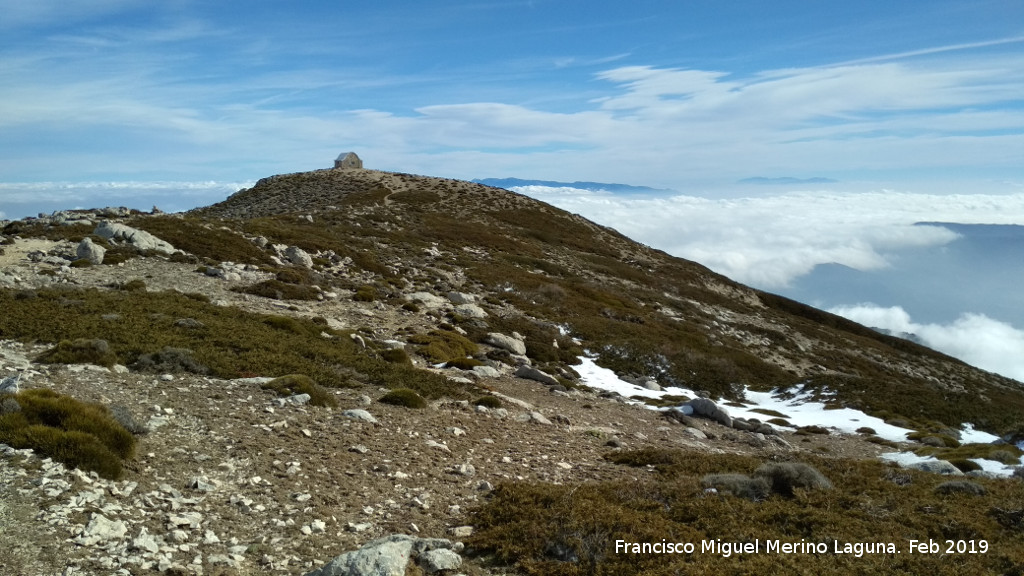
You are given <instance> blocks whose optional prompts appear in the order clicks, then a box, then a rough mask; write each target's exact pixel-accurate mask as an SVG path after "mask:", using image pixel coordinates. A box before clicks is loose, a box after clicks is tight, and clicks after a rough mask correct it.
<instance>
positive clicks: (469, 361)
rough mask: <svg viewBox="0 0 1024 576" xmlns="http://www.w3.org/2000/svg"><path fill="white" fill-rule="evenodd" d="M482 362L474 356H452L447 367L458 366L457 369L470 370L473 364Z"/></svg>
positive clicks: (477, 364) (480, 364)
mask: <svg viewBox="0 0 1024 576" xmlns="http://www.w3.org/2000/svg"><path fill="white" fill-rule="evenodd" d="M483 365H484V363H483V362H481V361H479V360H477V359H476V358H454V359H452V360H449V361H448V364H447V367H448V368H458V369H459V370H472V369H473V367H474V366H483Z"/></svg>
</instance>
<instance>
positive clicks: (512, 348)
mask: <svg viewBox="0 0 1024 576" xmlns="http://www.w3.org/2000/svg"><path fill="white" fill-rule="evenodd" d="M484 342H485V343H487V344H490V345H491V346H494V347H495V348H502V349H504V350H508V351H509V352H511V353H513V354H518V355H520V356H522V355H524V354H526V344H525V343H524V342H523V341H522V340H519V339H516V338H513V337H511V336H506V335H504V334H500V333H498V332H491V333H489V334H487V337H486V338H484Z"/></svg>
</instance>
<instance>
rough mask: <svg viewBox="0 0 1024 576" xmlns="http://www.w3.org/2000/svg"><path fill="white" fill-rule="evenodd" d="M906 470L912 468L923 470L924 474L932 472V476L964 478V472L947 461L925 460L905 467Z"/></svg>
mask: <svg viewBox="0 0 1024 576" xmlns="http://www.w3.org/2000/svg"><path fill="white" fill-rule="evenodd" d="M903 467H904V468H911V469H913V470H921V471H923V472H931V473H932V474H942V475H943V476H963V474H964V473H963V472H962V471H961V470H960V469H959V468H957V467H956V466H954V465H952V464H951V463H949V462H946V461H945V460H924V461H921V462H911V463H910V464H906V465H904V466H903Z"/></svg>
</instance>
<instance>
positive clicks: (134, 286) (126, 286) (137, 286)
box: [117, 278, 146, 292]
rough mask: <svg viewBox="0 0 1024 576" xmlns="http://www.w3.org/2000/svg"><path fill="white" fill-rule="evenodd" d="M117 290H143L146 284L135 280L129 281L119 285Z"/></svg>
mask: <svg viewBox="0 0 1024 576" xmlns="http://www.w3.org/2000/svg"><path fill="white" fill-rule="evenodd" d="M117 288H118V290H125V291H128V292H131V291H132V290H145V289H146V282H145V281H143V280H139V279H138V278H136V279H134V280H129V281H128V282H125V283H123V284H120V285H119V286H118V287H117Z"/></svg>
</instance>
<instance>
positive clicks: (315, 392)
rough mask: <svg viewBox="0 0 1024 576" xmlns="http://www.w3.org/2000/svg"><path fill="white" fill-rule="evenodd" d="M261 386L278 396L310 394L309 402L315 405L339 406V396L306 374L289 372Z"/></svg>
mask: <svg viewBox="0 0 1024 576" xmlns="http://www.w3.org/2000/svg"><path fill="white" fill-rule="evenodd" d="M260 387H261V388H263V389H264V390H273V391H274V392H276V393H277V395H278V396H282V397H285V396H294V395H296V394H309V398H310V399H309V403H310V404H312V405H313V406H324V407H329V408H337V407H338V399H337V398H335V397H334V396H333V395H332V394H331V393H330V392H328V391H327V389H326V388H324V387H323V386H321V385H319V384H317V383H316V382H314V381H313V379H312V378H310V377H309V376H306V375H304V374H288V375H286V376H281V377H279V378H274V379H273V380H271V381H269V382H266V383H264V384H261V385H260Z"/></svg>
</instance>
